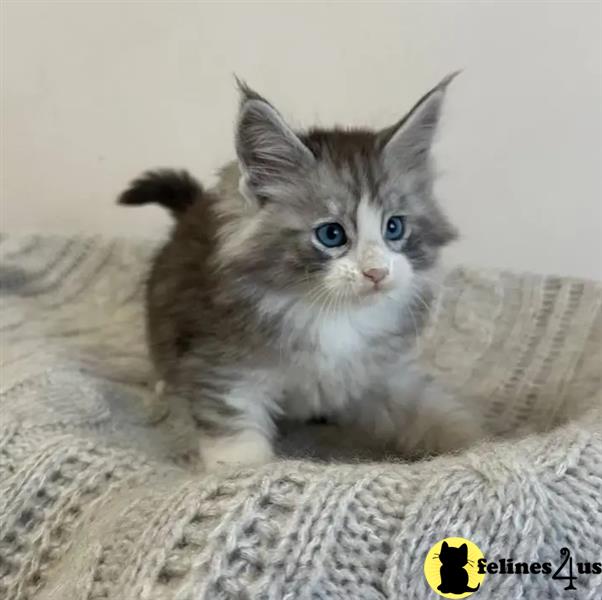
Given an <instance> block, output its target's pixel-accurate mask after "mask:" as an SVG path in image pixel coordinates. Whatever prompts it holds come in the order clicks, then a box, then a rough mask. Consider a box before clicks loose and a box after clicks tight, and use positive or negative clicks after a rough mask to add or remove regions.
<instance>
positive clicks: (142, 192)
mask: <svg viewBox="0 0 602 600" xmlns="http://www.w3.org/2000/svg"><path fill="white" fill-rule="evenodd" d="M202 195H203V186H202V185H201V184H200V183H199V182H198V181H197V180H196V179H195V178H194V177H192V175H190V173H188V172H187V171H174V170H171V169H159V170H156V171H148V172H146V173H144V174H143V175H141V176H140V177H139V178H138V179H136V180H134V181H133V182H132V183H131V184H130V187H129V188H128V189H127V190H125V192H123V193H122V194H121V195H120V196H119V199H118V200H117V202H118V203H119V204H127V205H129V206H141V205H143V204H160V205H161V206H164V207H165V208H166V209H167V210H169V211H170V212H171V214H172V215H173V216H174V217H176V218H177V217H179V216H180V215H181V214H182V213H184V212H185V211H186V210H188V208H190V207H191V206H192V205H193V204H194V203H195V202H196V201H197V200H199V199H200V198H201V196H202Z"/></svg>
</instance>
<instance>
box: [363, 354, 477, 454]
mask: <svg viewBox="0 0 602 600" xmlns="http://www.w3.org/2000/svg"><path fill="white" fill-rule="evenodd" d="M377 396H378V397H377V398H374V399H371V398H369V397H368V398H366V399H365V401H364V402H362V406H361V407H359V408H358V410H357V412H356V415H355V417H356V422H357V423H358V424H359V425H360V426H361V427H362V429H364V430H366V431H367V432H369V433H370V434H371V435H373V436H375V438H376V439H377V440H379V441H381V442H388V443H390V444H392V445H394V446H395V447H396V448H397V449H398V450H399V451H400V452H401V453H402V454H403V455H404V456H408V457H416V456H424V455H431V454H441V453H445V452H454V451H457V450H461V449H463V448H467V447H469V446H471V445H472V444H474V443H475V442H477V441H478V440H480V439H482V438H483V437H485V434H484V431H483V427H482V423H481V418H480V416H479V415H475V414H472V413H471V412H470V411H469V410H468V409H467V407H465V406H463V405H462V404H461V403H460V402H458V401H457V400H455V399H454V398H453V397H452V396H451V395H449V394H447V393H446V392H444V391H443V390H441V389H440V388H439V387H438V386H437V385H436V384H435V383H434V382H433V381H432V380H430V379H429V378H428V377H426V376H424V375H422V374H420V373H418V372H417V371H415V370H413V369H412V370H408V368H407V367H405V366H404V367H402V368H400V370H399V371H398V374H397V375H396V376H395V378H394V379H393V380H391V381H390V382H388V385H387V386H386V391H383V392H382V393H379V394H377ZM371 400H373V401H371Z"/></svg>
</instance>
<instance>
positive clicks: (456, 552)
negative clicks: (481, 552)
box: [439, 542, 468, 567]
mask: <svg viewBox="0 0 602 600" xmlns="http://www.w3.org/2000/svg"><path fill="white" fill-rule="evenodd" d="M439 560H440V561H441V562H442V563H443V564H444V565H447V566H449V567H463V566H464V565H466V564H467V563H468V546H467V545H466V544H462V545H461V546H459V547H458V548H456V547H455V546H450V545H449V544H448V543H447V542H443V544H441V551H440V552H439Z"/></svg>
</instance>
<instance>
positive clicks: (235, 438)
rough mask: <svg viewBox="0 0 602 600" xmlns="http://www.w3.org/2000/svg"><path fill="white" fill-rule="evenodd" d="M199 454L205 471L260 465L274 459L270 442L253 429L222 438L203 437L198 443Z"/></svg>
mask: <svg viewBox="0 0 602 600" xmlns="http://www.w3.org/2000/svg"><path fill="white" fill-rule="evenodd" d="M200 453H201V460H202V461H203V465H204V466H205V469H206V470H207V471H216V470H218V469H220V468H223V467H228V466H251V465H261V464H264V463H266V462H269V461H270V460H271V459H272V458H273V457H274V452H273V450H272V444H271V443H270V441H269V440H268V439H267V438H266V437H265V436H264V435H262V434H261V433H259V432H258V431H255V430H253V429H246V430H243V431H240V432H238V433H235V434H232V435H229V436H224V437H205V438H203V439H202V440H201V443H200Z"/></svg>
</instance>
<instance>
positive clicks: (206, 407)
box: [193, 385, 275, 471]
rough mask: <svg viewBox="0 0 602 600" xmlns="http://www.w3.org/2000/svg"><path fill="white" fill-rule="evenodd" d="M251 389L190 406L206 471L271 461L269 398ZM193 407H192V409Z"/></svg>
mask: <svg viewBox="0 0 602 600" xmlns="http://www.w3.org/2000/svg"><path fill="white" fill-rule="evenodd" d="M262 392H263V390H259V389H258V388H253V386H251V385H248V386H240V387H238V388H235V389H230V390H229V391H228V392H227V393H224V394H223V395H220V396H214V395H208V394H205V395H204V398H203V401H198V402H196V403H193V413H194V416H195V420H196V422H197V424H198V425H199V427H200V429H201V437H200V440H199V451H200V456H201V460H202V462H203V464H204V466H205V468H206V469H207V470H208V471H214V470H216V469H219V468H220V467H224V466H228V465H232V466H234V465H239V466H244V465H258V464H262V463H266V462H269V461H270V460H271V459H272V458H273V449H272V438H273V435H274V430H275V428H274V424H273V421H272V418H271V415H270V413H269V408H270V404H269V402H268V401H267V400H266V399H267V398H269V396H267V395H264V394H262ZM195 404H196V406H195Z"/></svg>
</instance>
